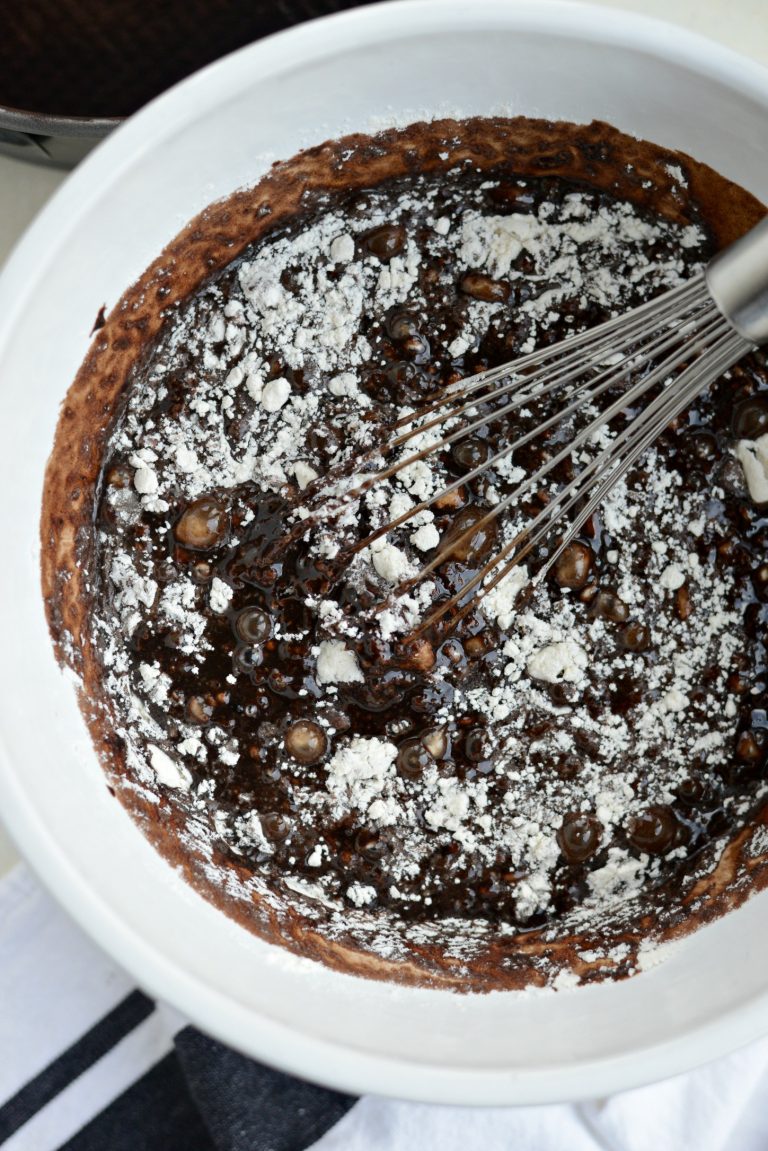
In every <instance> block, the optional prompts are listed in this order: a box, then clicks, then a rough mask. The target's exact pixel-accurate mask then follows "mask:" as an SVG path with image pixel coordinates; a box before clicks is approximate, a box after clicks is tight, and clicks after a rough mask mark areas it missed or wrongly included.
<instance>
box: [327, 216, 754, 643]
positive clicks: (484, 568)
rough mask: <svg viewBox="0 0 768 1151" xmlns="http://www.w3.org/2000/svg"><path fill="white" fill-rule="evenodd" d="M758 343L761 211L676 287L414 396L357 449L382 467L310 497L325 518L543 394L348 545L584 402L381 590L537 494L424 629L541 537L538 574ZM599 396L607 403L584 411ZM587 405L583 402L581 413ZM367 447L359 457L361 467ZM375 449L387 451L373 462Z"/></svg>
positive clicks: (398, 521)
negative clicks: (515, 421)
mask: <svg viewBox="0 0 768 1151" xmlns="http://www.w3.org/2000/svg"><path fill="white" fill-rule="evenodd" d="M765 342H768V218H767V219H766V220H763V221H762V222H761V223H760V224H758V225H757V227H756V228H754V229H753V230H752V231H751V232H749V233H748V234H747V235H746V236H745V237H743V238H742V239H741V240H739V241H737V242H736V243H735V244H733V245H732V246H731V247H729V248H728V249H726V250H725V251H724V252H722V253H720V254H719V255H718V256H716V257H715V259H714V260H712V262H711V263H710V264H709V266H708V267H707V269H706V270H705V271H704V272H702V273H699V274H698V275H696V276H695V277H693V278H692V279H691V280H689V281H688V282H686V283H684V284H682V285H681V286H679V287H676V288H673V289H671V290H669V291H667V292H665V293H663V294H662V295H660V296H658V297H656V298H655V299H653V300H651V301H649V302H648V303H646V304H643V305H642V306H640V307H638V308H635V309H633V310H632V311H629V312H627V313H626V314H625V315H622V316H619V317H617V318H615V319H612V320H609V321H608V322H606V323H603V324H600V325H599V326H597V327H594V328H591V329H589V330H588V331H585V332H582V333H579V334H577V335H575V336H572V337H571V338H569V339H566V340H563V341H561V342H559V343H557V344H553V345H551V346H550V347H547V348H544V349H542V350H541V351H537V352H533V353H531V354H530V355H526V356H523V357H521V358H519V359H517V360H515V361H513V362H510V363H508V364H504V365H502V366H500V367H497V368H492V369H490V370H488V371H484V372H480V373H478V374H477V375H474V376H471V377H468V378H467V379H464V380H461V381H459V382H458V383H456V384H453V385H451V386H450V387H448V388H446V389H445V391H444V392H443V393H442V394H441V395H439V396H438V397H435V398H433V399H432V401H431V402H430V403H428V404H427V405H426V406H425V407H424V408H422V409H421V410H419V411H418V412H416V413H414V414H411V415H409V416H407V417H406V418H404V419H402V420H400V421H399V422H398V423H397V424H396V425H395V426H394V429H393V431H394V433H395V434H394V436H393V438H392V439H391V441H390V442H389V444H386V445H378V446H377V447H376V449H375V450H374V451H373V452H371V453H369V457H370V458H372V457H373V456H375V457H376V458H378V459H379V460H381V459H382V458H383V459H384V466H380V467H379V468H378V470H377V471H375V472H374V473H373V474H370V475H366V476H365V477H364V478H361V479H359V480H358V481H356V482H355V483H354V484H353V486H351V487H348V488H347V489H346V490H345V491H343V492H341V493H340V494H332V495H328V490H329V489H328V488H327V487H326V486H325V485H321V486H320V487H318V489H317V492H316V496H317V499H318V500H319V501H320V503H319V504H317V506H320V507H322V509H323V514H324V515H325V516H327V517H329V518H336V517H337V516H339V515H341V514H342V513H343V512H344V511H345V510H346V509H347V508H349V506H350V505H351V504H352V503H353V502H354V501H356V500H358V499H359V498H360V497H361V496H362V495H363V494H364V493H366V492H367V491H370V490H371V489H372V488H374V487H375V486H376V485H377V484H378V483H380V482H382V481H383V480H387V479H391V478H393V477H394V476H396V475H397V474H398V473H400V472H402V471H403V470H404V469H405V468H407V467H409V466H411V465H413V464H415V463H417V462H418V461H420V460H423V459H425V458H426V457H427V456H430V455H433V454H436V453H439V452H442V451H444V450H445V449H446V448H451V447H453V446H454V445H457V444H461V443H462V442H463V441H466V440H468V439H469V438H470V437H472V436H473V434H474V433H476V432H477V431H478V430H479V429H481V428H487V427H489V426H492V425H493V424H494V423H502V422H505V421H506V422H507V426H508V421H509V420H510V418H515V417H517V416H519V415H521V414H522V413H525V412H527V413H528V414H530V408H531V406H532V405H535V406H537V407H539V408H540V407H541V405H542V401H546V403H547V404H548V405H551V406H550V408H549V414H547V413H546V411H545V412H544V414H543V417H542V419H541V421H540V422H538V421H537V422H535V424H534V426H532V427H528V429H527V430H525V431H523V432H521V434H520V435H515V437H514V438H512V439H509V440H506V441H504V442H503V443H502V442H500V443H499V444H498V450H497V451H495V452H493V454H491V455H490V456H488V458H487V459H485V460H483V461H482V462H481V463H479V464H478V465H477V466H476V467H474V468H472V469H471V470H469V471H468V472H466V473H465V474H463V475H461V476H460V477H459V478H457V479H455V480H453V481H452V482H450V483H447V484H446V485H445V486H443V487H442V488H440V489H439V490H438V491H435V492H434V493H433V494H432V495H430V496H429V498H427V499H424V500H422V501H421V502H419V503H417V504H415V505H414V506H412V507H410V508H409V509H408V510H407V511H405V512H403V514H402V515H400V516H398V517H397V518H395V519H393V520H391V521H390V522H388V523H386V524H383V525H381V526H380V527H378V528H377V529H376V530H375V531H373V532H371V533H370V534H369V535H367V536H366V537H365V538H364V539H362V540H361V541H360V542H359V543H357V544H356V545H355V546H354V547H353V548H352V549H351V552H352V553H356V552H359V551H361V550H362V549H363V548H365V547H367V546H370V545H371V544H373V543H375V542H376V541H377V540H378V539H380V538H381V537H383V536H385V535H387V534H388V533H389V532H392V531H394V530H396V529H397V528H399V527H402V526H403V525H404V524H406V523H407V522H408V521H410V520H412V519H414V517H416V516H417V515H418V514H419V513H420V512H423V511H425V510H426V509H429V508H431V507H432V506H434V505H435V504H438V505H439V504H443V506H445V504H446V502H448V501H449V499H450V497H451V494H452V493H454V492H456V491H457V490H458V489H459V488H461V487H462V486H463V485H465V484H467V483H470V482H472V481H473V480H475V479H477V478H478V477H480V476H482V475H484V474H485V473H486V472H488V471H489V470H491V469H493V468H497V467H498V466H499V464H500V463H501V462H502V461H504V460H512V461H514V459H515V454H516V453H519V452H520V451H521V449H523V448H525V447H526V445H529V444H531V443H533V442H534V441H536V440H539V439H540V438H541V437H543V436H544V435H546V434H548V433H550V432H552V431H553V430H555V429H558V428H566V429H567V427H568V422H569V421H573V420H576V419H577V418H578V416H579V414H581V415H582V416H584V413H588V414H587V416H586V417H585V422H584V424H583V426H581V427H580V428H579V429H578V431H575V432H574V434H573V435H572V437H571V438H567V439H564V440H563V442H562V446H561V447H559V448H558V449H557V450H552V451H551V453H550V452H548V453H547V458H546V459H545V460H544V462H543V463H541V465H540V466H539V467H538V468H536V470H535V471H533V472H531V473H530V474H526V475H525V478H524V479H521V480H520V482H519V483H517V484H516V485H515V486H514V487H513V489H512V490H511V491H509V492H508V493H507V494H506V495H504V498H503V499H500V500H499V502H498V503H497V504H496V505H495V506H492V507H489V508H488V509H487V511H485V512H484V514H483V515H481V516H480V517H479V518H477V519H474V520H473V522H472V523H471V525H470V526H468V527H467V528H466V530H465V531H463V532H460V533H459V534H458V535H455V536H452V538H450V540H448V541H444V542H443V543H442V544H441V545H439V546H438V549H437V552H436V554H435V555H434V556H433V558H432V559H430V560H429V562H428V563H426V564H425V565H424V566H423V567H422V568H421V570H420V571H419V572H418V574H416V575H415V576H412V577H410V578H408V579H407V580H406V581H404V582H403V583H401V584H400V585H399V586H398V587H397V588H395V589H394V592H393V593H392V594H393V596H395V597H396V596H397V595H398V594H402V593H404V592H405V591H407V590H408V589H409V588H411V587H413V586H414V585H415V584H416V583H418V582H419V581H421V580H423V579H424V578H425V577H427V576H428V575H429V574H430V573H431V572H433V571H434V570H435V569H436V568H438V567H440V565H441V564H443V563H445V562H446V560H448V559H449V558H450V557H451V556H452V555H454V554H455V553H456V551H457V549H459V548H461V547H462V545H469V543H470V541H471V540H472V539H473V538H476V537H477V533H478V532H481V531H483V529H486V528H488V527H489V525H491V524H493V523H494V522H496V521H498V520H499V517H501V516H504V514H505V513H507V512H512V511H513V510H514V509H515V508H516V507H519V506H520V504H521V501H523V500H526V499H530V498H531V497H535V496H537V495H540V494H541V493H544V496H543V500H542V502H543V506H542V507H541V510H539V511H534V513H533V514H531V515H530V518H528V520H527V521H526V522H525V523H524V525H523V526H522V527H521V528H520V530H519V531H515V532H514V534H513V535H512V537H511V538H509V539H507V540H506V542H504V543H503V545H502V546H501V547H499V548H498V550H496V551H495V552H494V553H493V554H492V555H491V556H490V558H489V559H488V560H487V561H486V562H485V563H483V564H482V565H481V566H479V567H478V568H477V570H476V571H475V572H474V574H473V575H472V576H471V577H470V578H469V579H468V580H467V581H466V583H464V585H463V586H462V587H461V588H460V590H459V591H457V592H456V593H455V594H454V595H452V596H451V597H450V598H448V599H446V600H444V601H442V602H440V603H439V604H436V605H435V606H434V607H433V609H432V610H431V611H430V612H429V613H428V614H427V616H426V617H425V618H424V619H423V620H422V622H421V624H420V625H419V628H418V629H417V630H418V632H423V631H425V630H426V629H427V628H429V627H430V626H431V625H433V624H435V623H437V621H438V620H439V619H441V618H442V617H443V616H444V615H446V613H448V612H452V613H454V614H453V619H454V621H455V622H457V621H458V620H459V619H460V618H462V616H463V615H465V614H467V613H468V612H469V611H470V610H472V607H473V606H474V603H475V602H476V601H477V599H479V598H481V597H482V596H484V595H486V594H487V593H488V592H489V591H491V590H492V589H493V588H495V587H496V586H497V585H498V584H499V583H500V582H501V581H502V580H503V579H504V578H505V576H507V575H508V574H509V573H510V572H511V571H512V569H513V568H515V567H516V566H517V565H519V564H521V563H522V562H523V561H524V560H525V559H526V558H527V557H528V556H529V555H530V554H531V553H532V552H534V551H535V550H536V549H537V548H540V547H546V546H547V544H551V546H549V547H548V550H547V551H546V557H545V559H544V560H543V561H542V562H541V564H540V565H539V567H538V568H537V570H536V571H535V573H534V575H533V579H534V580H539V579H542V578H543V577H544V576H545V575H546V574H547V572H548V571H549V570H550V568H551V567H552V566H553V565H554V564H555V563H556V562H557V560H558V559H559V557H560V556H561V555H562V553H563V552H564V550H565V549H566V548H567V547H568V545H569V544H570V543H571V542H572V541H573V539H574V538H575V536H576V535H578V533H579V532H580V531H581V529H582V528H583V527H584V525H585V523H586V522H587V520H588V519H589V518H590V517H591V515H592V514H593V513H594V512H595V510H596V509H597V508H598V507H599V505H600V504H601V503H602V502H603V500H604V499H605V497H606V496H607V494H608V493H609V492H610V490H611V489H612V488H613V487H614V485H615V484H616V483H618V481H619V480H620V479H621V478H622V477H623V476H624V475H625V474H626V473H627V471H628V470H629V469H630V468H631V467H632V466H633V464H635V463H637V462H638V461H639V460H640V459H641V457H642V456H643V455H644V453H646V452H647V451H648V449H649V448H650V447H651V445H652V444H653V443H654V441H655V440H656V439H657V438H658V437H659V435H660V434H661V432H662V431H663V430H664V428H665V427H667V425H668V424H669V423H670V422H671V421H672V420H674V419H675V418H676V417H677V416H679V415H680V414H681V413H682V412H683V411H685V409H686V408H687V407H688V406H689V405H690V404H691V403H692V402H693V401H694V400H695V398H696V397H697V396H698V395H699V394H700V393H701V392H702V391H704V390H705V389H706V388H707V387H709V386H710V385H711V384H712V383H714V381H715V380H717V379H718V377H720V376H721V375H722V374H723V373H724V372H726V371H727V370H728V369H729V368H730V367H732V366H733V365H734V364H735V363H736V362H737V361H738V360H740V359H741V358H742V357H743V356H744V355H745V354H746V353H747V352H749V351H751V350H753V349H754V348H755V347H756V346H758V345H760V344H762V343H765ZM601 398H603V399H604V400H605V401H607V406H606V407H604V408H598V409H596V404H597V401H599V400H600V399H601ZM595 409H596V410H595ZM593 410H595V414H594V415H590V414H589V413H591V412H592V411H593ZM619 420H621V421H622V423H623V426H622V427H621V430H619V431H615V433H613V434H612V436H611V438H610V439H609V440H608V442H607V443H605V444H604V446H603V447H602V448H601V450H599V451H597V452H596V454H595V455H594V456H593V457H592V458H591V459H590V460H589V461H588V462H586V463H584V464H583V466H581V468H580V469H579V470H578V471H575V473H574V474H573V476H572V478H570V479H568V481H567V482H564V483H562V484H560V485H559V486H557V487H556V490H554V491H553V492H551V493H550V492H549V491H547V486H548V485H550V484H551V482H552V480H551V477H552V476H553V473H555V472H556V470H557V469H558V468H562V467H563V466H564V465H565V466H568V463H569V461H570V462H571V463H572V462H573V460H574V458H577V457H578V455H579V453H580V451H581V449H583V448H584V447H585V445H588V444H589V443H591V442H594V438H595V437H599V435H600V431H601V429H602V428H603V427H610V425H611V423H612V422H613V421H617V422H618V421H619ZM419 437H421V439H422V441H423V439H424V437H427V440H428V442H427V443H426V445H425V446H418V443H419ZM409 445H411V447H412V448H413V450H412V451H409V450H408V447H409ZM555 446H556V447H557V445H555ZM395 456H396V457H397V458H396V459H394V458H393V457H395ZM369 457H365V458H364V459H363V460H361V461H359V464H360V468H361V469H363V468H364V466H365V462H366V459H368V458H369ZM388 459H391V460H392V462H391V463H387V462H386V461H387V460H388ZM324 493H325V494H324ZM551 541H554V542H551Z"/></svg>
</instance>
